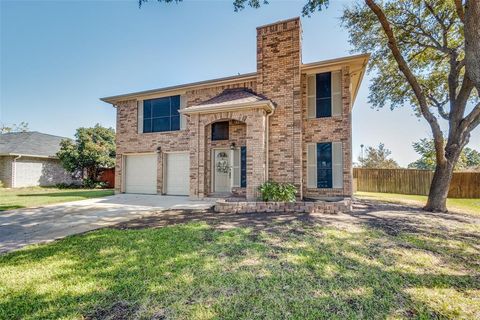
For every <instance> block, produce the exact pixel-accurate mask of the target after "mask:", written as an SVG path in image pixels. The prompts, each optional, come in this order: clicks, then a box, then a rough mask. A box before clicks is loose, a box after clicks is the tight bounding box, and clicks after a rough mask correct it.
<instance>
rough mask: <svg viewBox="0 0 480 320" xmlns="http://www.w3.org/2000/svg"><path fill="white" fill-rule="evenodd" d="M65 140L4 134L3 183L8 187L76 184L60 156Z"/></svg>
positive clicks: (0, 149) (0, 154)
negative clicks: (59, 151) (64, 167)
mask: <svg viewBox="0 0 480 320" xmlns="http://www.w3.org/2000/svg"><path fill="white" fill-rule="evenodd" d="M63 139H66V138H64V137H58V136H52V135H49V134H44V133H40V132H35V131H33V132H12V133H4V134H0V181H2V182H3V185H4V187H6V188H19V187H31V186H52V185H55V184H58V183H67V184H70V183H72V182H74V180H73V179H72V177H71V176H70V174H68V173H67V172H66V171H65V170H64V169H63V167H62V165H61V164H60V160H58V158H57V156H56V153H57V152H58V150H60V141H62V140H63Z"/></svg>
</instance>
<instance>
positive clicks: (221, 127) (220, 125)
mask: <svg viewBox="0 0 480 320" xmlns="http://www.w3.org/2000/svg"><path fill="white" fill-rule="evenodd" d="M228 129H229V126H228V121H222V122H214V123H212V140H228Z"/></svg>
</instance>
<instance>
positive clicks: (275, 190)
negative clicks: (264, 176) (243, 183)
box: [258, 181, 297, 202]
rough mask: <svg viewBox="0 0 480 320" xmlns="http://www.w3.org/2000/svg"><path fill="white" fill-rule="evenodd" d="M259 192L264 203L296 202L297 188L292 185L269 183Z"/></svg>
mask: <svg viewBox="0 0 480 320" xmlns="http://www.w3.org/2000/svg"><path fill="white" fill-rule="evenodd" d="M258 190H259V191H260V193H261V194H262V196H261V197H262V201H275V202H295V195H296V194H297V188H296V187H295V186H294V185H293V184H291V183H278V182H274V181H267V182H265V183H263V184H262V185H261V186H260V187H258Z"/></svg>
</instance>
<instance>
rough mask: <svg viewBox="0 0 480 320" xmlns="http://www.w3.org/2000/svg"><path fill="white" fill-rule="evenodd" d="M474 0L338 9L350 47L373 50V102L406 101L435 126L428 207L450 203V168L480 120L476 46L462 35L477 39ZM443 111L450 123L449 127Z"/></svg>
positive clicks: (414, 0) (395, 103)
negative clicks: (351, 45) (444, 125)
mask: <svg viewBox="0 0 480 320" xmlns="http://www.w3.org/2000/svg"><path fill="white" fill-rule="evenodd" d="M478 3H479V2H478V1H467V3H466V4H465V5H463V4H462V3H461V2H459V1H453V0H452V1H445V0H408V1H407V0H401V1H383V2H382V4H381V5H379V4H377V3H376V2H375V1H372V0H365V2H364V3H363V4H360V3H357V4H355V5H354V6H352V7H350V8H348V9H346V10H345V12H344V15H343V17H342V21H343V23H344V25H345V26H346V28H347V29H348V30H349V32H350V39H351V42H352V44H353V45H354V46H355V48H356V49H357V50H358V51H361V52H364V51H365V52H366V51H368V52H371V53H372V58H371V64H370V69H371V70H374V71H375V73H374V77H373V79H372V85H371V88H370V89H371V90H370V96H369V98H370V102H371V103H372V104H373V105H374V106H376V107H383V106H385V105H389V106H390V107H391V108H395V107H399V106H403V105H410V106H412V108H414V110H415V112H416V113H417V115H418V116H421V117H423V118H424V119H425V120H426V121H427V123H428V124H429V126H430V128H431V130H432V134H433V141H434V147H435V159H436V167H435V173H434V176H433V180H432V184H431V187H430V194H429V197H428V201H427V205H426V206H425V209H426V210H429V211H447V208H446V198H447V194H448V189H449V185H450V181H451V178H452V173H453V169H454V168H455V165H456V163H457V162H458V159H459V157H460V155H461V153H462V150H463V148H464V147H465V145H466V144H468V142H469V139H470V133H471V131H472V130H473V129H475V128H476V127H477V126H478V124H479V122H480V104H479V103H478V88H479V87H480V86H477V82H478V83H479V84H480V81H475V80H474V78H475V77H476V71H473V72H472V69H475V68H477V69H478V61H474V62H471V61H470V60H475V59H470V60H469V59H468V57H467V56H468V55H470V56H472V55H473V56H474V55H476V53H472V52H470V53H469V54H468V55H467V52H469V50H470V51H471V45H472V44H471V43H470V44H468V41H467V42H466V41H465V40H466V39H473V41H477V40H478V32H479V20H478V19H479V16H480V12H478V10H477V12H476V14H477V20H475V19H472V17H471V16H472V14H473V15H475V13H472V12H470V11H471V10H473V11H475V8H476V7H478ZM476 9H478V8H476ZM467 16H468V17H469V18H468V19H467ZM467 24H470V25H467ZM468 32H473V33H475V32H476V33H477V36H476V37H475V36H472V35H471V34H467V33H468ZM475 88H477V90H475ZM440 119H444V120H445V122H446V123H447V126H448V129H447V130H446V132H443V131H442V129H441V126H440ZM444 136H446V137H447V138H446V139H444Z"/></svg>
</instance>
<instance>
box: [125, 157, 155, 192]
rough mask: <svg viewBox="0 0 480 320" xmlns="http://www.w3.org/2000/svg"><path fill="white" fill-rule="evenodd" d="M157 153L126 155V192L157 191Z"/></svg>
mask: <svg viewBox="0 0 480 320" xmlns="http://www.w3.org/2000/svg"><path fill="white" fill-rule="evenodd" d="M157 159H158V156H157V154H143V155H131V156H126V157H125V162H126V163H125V192H127V193H148V194H156V193H157Z"/></svg>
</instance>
